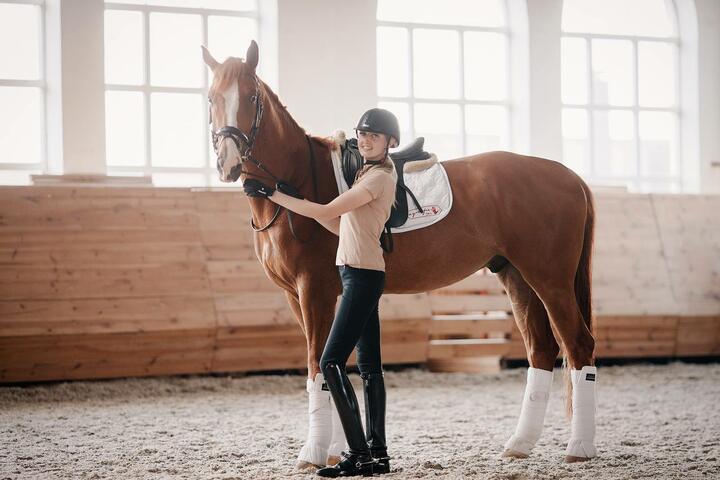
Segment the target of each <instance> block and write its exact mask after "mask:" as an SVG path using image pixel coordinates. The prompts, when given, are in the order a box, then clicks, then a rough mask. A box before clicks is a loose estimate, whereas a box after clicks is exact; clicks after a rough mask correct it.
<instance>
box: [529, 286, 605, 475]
mask: <svg viewBox="0 0 720 480" xmlns="http://www.w3.org/2000/svg"><path fill="white" fill-rule="evenodd" d="M553 273H554V274H555V275H553ZM557 273H558V272H547V273H546V275H543V276H541V277H538V278H541V280H540V281H536V282H535V283H533V280H532V279H528V281H529V282H530V284H531V285H532V286H533V288H534V289H535V291H536V292H537V294H538V296H539V297H540V298H541V299H542V301H543V304H544V305H545V308H546V309H547V311H548V313H549V314H550V325H551V326H552V328H553V331H555V332H557V335H558V337H559V339H560V341H561V342H562V345H563V350H564V353H565V355H566V356H567V361H568V363H569V364H570V368H571V370H570V374H571V375H570V382H571V383H570V385H568V399H571V402H570V404H569V407H570V408H571V411H572V422H571V427H570V430H571V434H570V441H569V442H568V446H567V450H566V454H565V460H566V461H567V462H577V461H582V460H589V459H590V458H593V457H595V456H596V455H597V449H596V448H595V385H596V383H595V382H596V377H597V369H596V367H595V366H594V365H593V364H594V360H593V355H594V350H595V339H594V338H593V336H592V333H591V332H590V328H589V326H588V325H589V324H588V323H586V321H585V319H584V318H583V315H582V313H581V312H580V307H579V306H578V301H577V298H576V295H575V288H574V284H573V281H572V278H570V279H568V280H565V281H562V280H559V279H558V277H557ZM588 320H589V319H588ZM570 408H569V409H570Z"/></svg>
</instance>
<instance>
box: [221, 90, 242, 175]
mask: <svg viewBox="0 0 720 480" xmlns="http://www.w3.org/2000/svg"><path fill="white" fill-rule="evenodd" d="M222 95H223V99H224V100H225V101H224V109H223V110H224V113H225V118H224V121H225V125H223V126H229V127H235V128H237V126H238V125H237V112H238V108H239V105H240V95H239V92H238V89H237V86H236V85H233V86H232V87H230V88H228V89H227V90H226V91H225V92H223V94H222ZM219 143H220V145H218V157H220V158H221V159H222V170H223V178H222V179H221V180H223V181H228V180H229V177H230V170H231V169H232V168H233V167H234V166H235V165H237V164H238V163H240V152H239V151H238V148H237V145H235V142H233V140H232V138H229V137H222V138H221V140H220V141H219Z"/></svg>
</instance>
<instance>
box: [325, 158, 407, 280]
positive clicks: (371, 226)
mask: <svg viewBox="0 0 720 480" xmlns="http://www.w3.org/2000/svg"><path fill="white" fill-rule="evenodd" d="M396 184H397V172H396V171H395V169H394V168H393V169H392V170H391V171H389V172H388V171H387V170H383V169H381V168H377V167H372V168H370V170H368V171H367V172H365V174H364V175H363V176H362V177H360V178H359V179H358V180H357V181H355V183H353V185H352V187H350V188H351V189H353V188H364V189H366V190H367V191H368V192H370V194H371V195H372V200H370V201H369V202H368V203H366V204H365V205H362V206H360V207H358V208H356V209H354V210H351V211H349V212H347V213H344V214H342V215H341V216H340V243H339V244H338V249H337V256H336V257H335V265H349V266H351V267H356V268H367V269H370V270H381V271H383V272H384V271H385V259H384V258H383V249H382V246H380V234H381V233H382V231H383V229H384V228H385V222H387V220H388V218H390V209H391V208H392V204H393V202H394V201H395V186H396Z"/></svg>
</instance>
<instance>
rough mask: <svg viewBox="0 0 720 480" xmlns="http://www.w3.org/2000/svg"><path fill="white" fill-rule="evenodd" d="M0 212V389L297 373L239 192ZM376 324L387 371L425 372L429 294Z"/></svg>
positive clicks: (76, 199) (385, 304) (59, 195)
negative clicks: (411, 367)
mask: <svg viewBox="0 0 720 480" xmlns="http://www.w3.org/2000/svg"><path fill="white" fill-rule="evenodd" d="M0 205H1V206H2V207H1V210H0V383H2V382H4V383H7V382H21V381H39V380H60V379H81V378H103V377H120V376H142V375H161V374H172V373H203V372H230V371H259V370H274V369H287V368H300V369H302V368H305V367H306V366H307V365H306V356H307V354H306V347H305V339H304V336H303V334H302V332H301V329H300V327H299V324H298V322H297V320H296V319H295V317H294V315H293V314H292V313H291V311H290V309H289V307H288V305H287V301H286V297H285V294H284V292H283V291H282V290H281V289H280V288H279V287H277V286H276V285H275V284H274V283H272V282H271V281H270V280H269V279H268V278H267V276H266V274H265V272H264V271H263V269H262V266H261V265H260V263H259V262H258V260H257V258H256V257H255V252H254V247H253V240H252V238H253V237H252V231H251V230H250V228H249V218H250V211H249V205H248V203H247V200H246V198H245V196H244V194H242V193H241V192H237V191H235V192H227V191H226V192H217V191H191V190H189V189H165V188H142V187H134V188H126V187H67V186H58V187H2V188H0ZM380 311H381V316H382V321H383V325H382V335H383V339H382V341H383V353H384V361H385V362H386V363H418V362H424V361H425V360H426V358H427V331H428V326H429V321H430V314H429V311H430V307H429V304H428V298H427V295H426V294H418V295H386V296H385V297H384V298H383V299H382V304H381V306H380ZM351 362H354V358H351Z"/></svg>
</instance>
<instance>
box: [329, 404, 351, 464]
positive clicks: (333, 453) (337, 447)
mask: <svg viewBox="0 0 720 480" xmlns="http://www.w3.org/2000/svg"><path fill="white" fill-rule="evenodd" d="M330 409H331V410H332V441H331V442H330V447H329V448H328V456H329V457H339V456H340V453H342V451H343V450H345V451H347V441H346V440H345V430H343V426H342V422H340V415H338V411H337V408H335V402H333V401H332V398H331V399H330Z"/></svg>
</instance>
